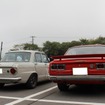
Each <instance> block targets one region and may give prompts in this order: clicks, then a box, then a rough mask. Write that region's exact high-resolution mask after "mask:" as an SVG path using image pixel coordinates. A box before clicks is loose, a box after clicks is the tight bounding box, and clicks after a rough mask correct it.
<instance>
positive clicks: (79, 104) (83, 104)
mask: <svg viewBox="0 0 105 105" xmlns="http://www.w3.org/2000/svg"><path fill="white" fill-rule="evenodd" d="M55 88H57V86H54V87H52V88H48V89H46V90H43V91H41V92H38V93H35V94H32V95H29V96H27V97H23V98H20V97H7V96H0V98H4V99H15V101H12V102H10V103H8V104H5V105H15V104H18V103H21V102H23V101H34V102H45V103H54V104H57V103H60V104H77V105H105V103H92V102H76V101H62V100H47V99H33V97H35V96H38V95H41V94H44V93H46V92H49V91H51V90H53V89H55Z"/></svg>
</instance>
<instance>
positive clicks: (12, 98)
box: [0, 82, 105, 105]
mask: <svg viewBox="0 0 105 105" xmlns="http://www.w3.org/2000/svg"><path fill="white" fill-rule="evenodd" d="M68 104H69V105H105V86H87V87H77V86H75V85H72V86H71V87H70V89H69V90H68V91H66V92H60V91H59V90H58V88H57V86H56V84H55V83H52V82H42V83H39V84H38V86H37V87H36V88H35V89H26V88H25V87H24V85H19V84H17V85H7V86H5V87H4V88H2V89H0V105H68Z"/></svg>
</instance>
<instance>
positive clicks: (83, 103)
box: [38, 99, 105, 105]
mask: <svg viewBox="0 0 105 105" xmlns="http://www.w3.org/2000/svg"><path fill="white" fill-rule="evenodd" d="M38 102H50V103H60V104H78V105H105V103H91V102H76V101H60V100H43V99H41V100H38Z"/></svg>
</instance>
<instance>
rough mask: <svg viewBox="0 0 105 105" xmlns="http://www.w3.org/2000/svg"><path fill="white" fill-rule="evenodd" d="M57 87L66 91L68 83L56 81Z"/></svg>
mask: <svg viewBox="0 0 105 105" xmlns="http://www.w3.org/2000/svg"><path fill="white" fill-rule="evenodd" d="M57 86H58V89H59V90H60V91H67V90H68V89H69V86H70V85H69V84H65V83H57Z"/></svg>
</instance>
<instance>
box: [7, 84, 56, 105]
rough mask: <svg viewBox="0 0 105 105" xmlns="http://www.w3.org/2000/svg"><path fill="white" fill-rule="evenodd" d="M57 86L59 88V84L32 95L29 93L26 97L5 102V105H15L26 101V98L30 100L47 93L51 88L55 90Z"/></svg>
mask: <svg viewBox="0 0 105 105" xmlns="http://www.w3.org/2000/svg"><path fill="white" fill-rule="evenodd" d="M55 88H57V86H54V87H52V88H49V89H46V90H43V91H41V92H38V93H35V94H32V95H29V96H27V97H24V98H21V99H18V100H16V101H13V102H11V103H8V104H5V105H15V104H17V103H20V102H22V101H24V100H28V99H30V98H32V97H35V96H38V95H41V94H43V93H46V92H48V91H51V90H53V89H55ZM36 101H37V100H36Z"/></svg>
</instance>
